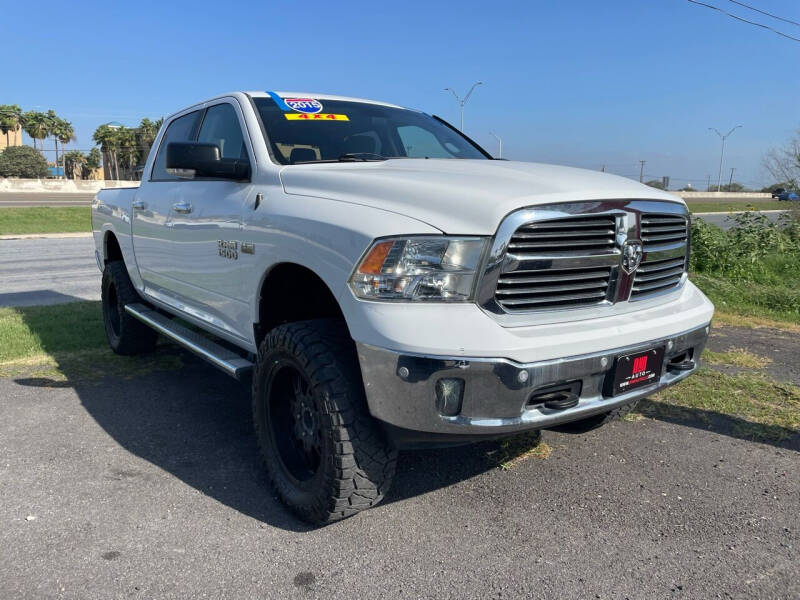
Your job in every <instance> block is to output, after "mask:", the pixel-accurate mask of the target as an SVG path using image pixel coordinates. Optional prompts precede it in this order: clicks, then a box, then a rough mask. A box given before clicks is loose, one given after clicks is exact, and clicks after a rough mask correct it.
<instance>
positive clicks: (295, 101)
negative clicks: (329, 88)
mask: <svg viewBox="0 0 800 600" xmlns="http://www.w3.org/2000/svg"><path fill="white" fill-rule="evenodd" d="M283 101H284V102H285V103H286V105H287V106H288V107H289V108H291V109H292V110H294V111H297V112H299V113H303V114H309V115H311V114H314V113H320V112H322V102H320V101H319V100H314V99H313V98H284V99H283Z"/></svg>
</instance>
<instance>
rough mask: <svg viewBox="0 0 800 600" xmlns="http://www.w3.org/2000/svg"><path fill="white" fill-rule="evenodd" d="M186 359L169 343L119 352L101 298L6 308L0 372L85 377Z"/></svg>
mask: <svg viewBox="0 0 800 600" xmlns="http://www.w3.org/2000/svg"><path fill="white" fill-rule="evenodd" d="M181 365H182V359H181V355H180V351H179V350H178V349H177V348H176V347H175V346H172V345H169V344H165V345H164V346H159V348H158V349H157V350H156V352H154V353H152V354H149V355H144V356H137V357H127V356H119V355H117V354H114V353H113V352H112V351H111V350H110V349H109V347H108V345H107V343H106V336H105V329H104V327H103V317H102V308H101V306H100V302H73V303H70V304H58V305H55V306H31V307H21V308H0V377H38V378H48V379H51V380H54V381H79V380H86V379H97V378H101V377H105V376H121V377H128V376H131V377H132V376H135V375H139V374H143V373H147V372H149V371H152V370H154V369H173V368H178V367H180V366H181Z"/></svg>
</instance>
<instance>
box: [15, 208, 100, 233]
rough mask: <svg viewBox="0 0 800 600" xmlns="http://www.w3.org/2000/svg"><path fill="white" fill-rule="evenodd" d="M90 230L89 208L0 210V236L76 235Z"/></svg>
mask: <svg viewBox="0 0 800 600" xmlns="http://www.w3.org/2000/svg"><path fill="white" fill-rule="evenodd" d="M91 230H92V220H91V207H89V206H55V207H50V206H30V207H3V208H0V235H12V234H35V233H77V232H90V231H91Z"/></svg>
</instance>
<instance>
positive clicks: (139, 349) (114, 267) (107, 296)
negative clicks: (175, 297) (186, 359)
mask: <svg viewBox="0 0 800 600" xmlns="http://www.w3.org/2000/svg"><path fill="white" fill-rule="evenodd" d="M102 298H103V323H104V324H105V329H106V338H107V339H108V345H109V346H111V349H112V350H113V351H114V352H116V353H117V354H126V355H133V354H143V353H145V352H150V351H152V350H153V348H155V346H156V342H157V341H158V333H157V332H156V331H155V330H153V329H151V328H150V327H148V326H147V325H145V324H144V323H142V322H141V321H139V320H137V319H136V318H135V317H133V316H131V315H130V314H128V313H127V312H126V311H125V305H126V304H134V303H136V302H141V301H142V299H141V298H140V297H139V294H138V293H137V292H136V289H135V288H134V287H133V283H132V282H131V279H130V277H129V276H128V270H127V269H126V268H125V263H124V262H122V261H121V260H115V261H111V262H109V263H107V264H106V268H105V269H103V284H102Z"/></svg>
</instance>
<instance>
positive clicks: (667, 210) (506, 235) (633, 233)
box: [475, 199, 689, 327]
mask: <svg viewBox="0 0 800 600" xmlns="http://www.w3.org/2000/svg"><path fill="white" fill-rule="evenodd" d="M643 213H650V214H662V215H666V216H669V215H674V216H676V217H681V218H685V219H686V220H687V223H688V219H689V212H688V210H687V208H686V206H685V205H684V204H681V203H678V202H669V201H664V200H624V199H623V200H619V199H610V200H599V201H584V202H568V203H559V204H548V205H543V206H537V207H533V208H524V209H520V210H517V211H514V212H512V213H510V214H509V215H507V216H506V217H505V218H504V219H503V221H502V222H501V223H500V226H499V227H498V229H497V232H496V233H495V235H494V237H493V239H492V242H491V247H490V249H489V252H488V253H487V256H486V260H485V263H484V265H483V269H482V275H481V278H480V280H479V282H478V284H477V289H476V295H475V298H476V302H477V304H478V305H479V306H480V307H481V309H482V310H483V311H484V312H486V313H487V314H489V315H490V316H491V317H492V318H494V319H495V320H496V321H498V322H499V323H500V324H501V325H502V326H504V327H517V326H524V325H530V324H533V323H541V322H543V318H545V319H546V318H547V315H548V314H550V315H552V316H553V317H554V321H558V320H564V318H567V319H569V320H573V319H580V318H593V317H597V316H602V314H601V315H598V313H597V311H598V309H600V310H601V311H605V310H609V311H610V310H612V309H614V311H615V312H619V313H623V312H628V311H629V310H637V309H638V307H636V306H633V305H631V306H630V307H627V308H626V307H625V305H627V303H628V302H629V301H630V292H631V287H632V284H633V276H630V277H628V276H624V274H623V272H622V269H621V266H620V257H621V251H620V247H621V246H622V244H624V243H625V241H626V240H628V239H638V238H639V219H640V215H641V214H643ZM595 214H596V215H614V216H616V217H617V235H616V247H615V248H613V249H610V250H605V251H599V252H587V253H586V254H583V255H576V254H575V253H574V252H571V253H568V254H563V253H557V252H553V253H550V254H547V255H541V254H535V255H534V254H525V253H522V252H516V251H515V252H509V251H508V245H509V242H510V241H511V237H512V236H513V235H514V233H515V232H516V231H517V230H518V229H519V228H520V227H522V226H523V225H525V224H527V223H534V222H536V223H539V222H543V221H548V220H553V219H563V218H568V217H574V216H581V215H595ZM687 245H688V240H687V242H680V243H678V244H662V245H659V246H655V247H654V249H653V250H651V251H649V252H648V249H647V248H645V258H646V257H647V255H648V254H652V253H656V254H657V255H658V257H659V258H656V260H661V259H662V255H663V258H671V257H672V256H675V257H678V256H680V255H681V254H683V255H684V256H686V255H688V252H687V250H686V248H687ZM594 266H597V267H601V266H606V267H611V280H610V282H609V288H608V294H607V297H606V298H603V299H600V301H599V302H597V303H594V304H590V305H579V306H564V307H548V308H540V309H536V308H532V309H531V308H527V309H518V310H507V309H506V308H504V307H503V306H501V305H500V304H499V303H498V302H497V299H496V297H495V291H496V289H497V285H498V281H499V279H500V276H501V275H504V274H507V273H510V272H514V273H520V272H523V271H526V270H539V271H541V270H545V269H551V268H552V269H570V268H587V269H588V268H591V267H594ZM543 275H544V274H543ZM685 281H686V277H685V276H684V277H683V278H682V279H681V282H680V283H679V285H677V286H675V287H674V288H670V289H669V290H667V292H673V291H676V290H678V289H680V288H681V287H682V286H683V283H684V282H685ZM620 294H621V296H620ZM659 295H661V293H660V292H657V293H653V294H644V295H642V296H641V297H639V298H636V299H635V301H636V302H641V301H642V300H651V299H653V298H657V297H658V296H659ZM621 305H622V306H621ZM609 314H612V313H609ZM583 315H585V317H584V316H583Z"/></svg>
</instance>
